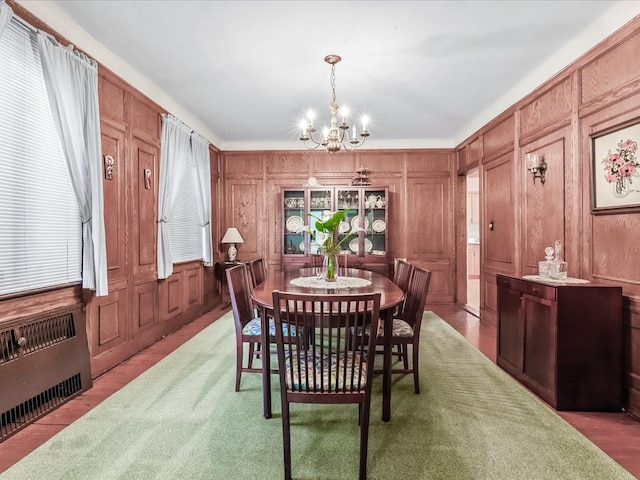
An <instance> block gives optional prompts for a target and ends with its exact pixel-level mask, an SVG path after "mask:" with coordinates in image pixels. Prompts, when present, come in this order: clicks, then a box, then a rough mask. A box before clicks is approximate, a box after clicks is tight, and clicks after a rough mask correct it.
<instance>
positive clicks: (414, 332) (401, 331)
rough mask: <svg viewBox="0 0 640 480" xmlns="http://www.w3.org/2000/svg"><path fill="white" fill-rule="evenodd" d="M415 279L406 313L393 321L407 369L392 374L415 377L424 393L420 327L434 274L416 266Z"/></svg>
mask: <svg viewBox="0 0 640 480" xmlns="http://www.w3.org/2000/svg"><path fill="white" fill-rule="evenodd" d="M411 270H412V271H411V278H410V280H409V283H408V285H407V291H406V297H405V301H404V304H403V306H402V309H401V310H400V311H399V312H398V313H397V314H396V315H395V316H394V317H393V327H392V331H393V336H392V342H391V343H392V344H393V345H394V346H399V348H400V352H401V354H400V357H401V358H402V361H403V364H404V365H403V367H404V368H394V369H392V370H391V373H392V374H413V387H414V390H415V392H416V393H420V377H419V375H418V365H419V351H420V327H421V325H422V314H423V313H424V305H425V302H426V298H427V294H428V293H429V283H430V282H431V272H430V271H429V270H426V269H424V268H420V267H417V266H413V268H412V269H411ZM382 341H383V337H382V334H381V335H380V336H379V337H378V343H382ZM409 345H411V368H409V352H408V350H409V348H408V346H409Z"/></svg>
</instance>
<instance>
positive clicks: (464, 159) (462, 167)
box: [458, 145, 469, 173]
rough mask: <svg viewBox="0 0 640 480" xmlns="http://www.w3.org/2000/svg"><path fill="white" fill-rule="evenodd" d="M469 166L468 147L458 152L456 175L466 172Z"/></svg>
mask: <svg viewBox="0 0 640 480" xmlns="http://www.w3.org/2000/svg"><path fill="white" fill-rule="evenodd" d="M467 165H469V145H465V146H464V147H463V148H461V149H460V150H458V173H460V172H465V171H467Z"/></svg>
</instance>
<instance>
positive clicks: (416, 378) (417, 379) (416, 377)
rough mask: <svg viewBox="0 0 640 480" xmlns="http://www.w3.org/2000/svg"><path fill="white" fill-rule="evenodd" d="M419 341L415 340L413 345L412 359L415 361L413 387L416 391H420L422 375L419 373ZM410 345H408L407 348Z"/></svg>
mask: <svg viewBox="0 0 640 480" xmlns="http://www.w3.org/2000/svg"><path fill="white" fill-rule="evenodd" d="M418 345H419V343H418V342H413V346H412V347H411V360H412V362H413V388H414V390H415V392H416V393H420V376H419V375H418ZM408 347H409V346H408V345H406V347H405V348H408Z"/></svg>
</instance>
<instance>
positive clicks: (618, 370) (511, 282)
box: [496, 274, 622, 411]
mask: <svg viewBox="0 0 640 480" xmlns="http://www.w3.org/2000/svg"><path fill="white" fill-rule="evenodd" d="M496 282H497V286H498V332H497V333H498V335H497V341H498V343H497V363H498V365H499V366H500V367H502V368H503V369H504V370H506V371H507V372H509V373H510V374H511V375H513V376H514V377H515V378H516V379H518V380H519V381H520V382H521V383H523V384H524V385H525V386H527V387H528V388H529V389H530V390H532V391H533V392H534V393H536V394H537V395H539V396H540V397H541V398H543V399H544V400H546V401H547V402H549V404H550V405H551V406H553V407H554V408H555V409H557V410H584V411H605V410H613V411H615V410H620V407H621V391H622V390H621V389H622V288H621V287H616V286H610V285H598V284H593V283H587V284H570V283H559V282H554V283H544V282H538V281H532V280H528V279H524V278H518V277H511V276H507V275H501V274H498V275H497V278H496Z"/></svg>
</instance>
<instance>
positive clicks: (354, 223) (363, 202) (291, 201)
mask: <svg viewBox="0 0 640 480" xmlns="http://www.w3.org/2000/svg"><path fill="white" fill-rule="evenodd" d="M388 200H389V190H388V188H386V187H373V186H322V187H321V186H316V187H288V188H283V189H282V194H281V209H282V216H281V218H282V268H283V270H289V269H292V268H300V267H302V266H306V265H307V264H309V255H310V254H315V253H321V246H320V245H318V243H316V241H315V238H314V236H313V235H311V234H309V233H308V232H306V231H303V230H302V227H308V229H310V230H311V231H312V232H313V231H315V228H314V227H315V223H316V220H317V219H318V218H323V215H326V212H334V211H336V210H346V212H347V213H346V214H345V217H344V220H343V221H342V223H341V224H340V226H339V240H340V241H342V244H341V258H342V259H343V261H344V262H346V263H347V265H348V266H349V267H353V268H363V269H365V270H372V271H375V272H377V273H381V274H383V275H388V263H389V260H388V254H387V252H388V220H389V219H388ZM355 227H361V228H362V229H364V231H357V233H354V232H356V231H355V230H354V228H355Z"/></svg>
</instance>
